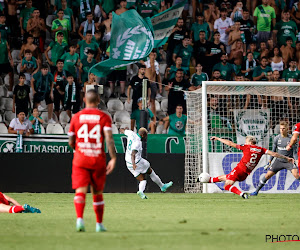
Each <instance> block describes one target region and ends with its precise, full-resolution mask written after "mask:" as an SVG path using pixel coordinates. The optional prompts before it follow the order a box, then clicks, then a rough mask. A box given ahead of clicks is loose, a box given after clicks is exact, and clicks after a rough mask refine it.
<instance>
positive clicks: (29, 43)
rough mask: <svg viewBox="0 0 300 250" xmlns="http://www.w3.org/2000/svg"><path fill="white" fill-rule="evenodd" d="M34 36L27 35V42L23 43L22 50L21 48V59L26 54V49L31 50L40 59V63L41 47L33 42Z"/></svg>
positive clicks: (39, 60) (39, 61)
mask: <svg viewBox="0 0 300 250" xmlns="http://www.w3.org/2000/svg"><path fill="white" fill-rule="evenodd" d="M33 41H34V40H33V36H32V35H31V34H28V35H27V38H26V43H25V44H23V45H22V47H21V50H20V54H19V59H20V60H22V59H23V57H24V56H25V53H24V52H25V50H28V49H29V50H31V53H32V56H34V57H35V58H36V59H37V60H38V64H40V63H41V55H40V52H39V48H38V46H36V45H35V44H34V43H33Z"/></svg>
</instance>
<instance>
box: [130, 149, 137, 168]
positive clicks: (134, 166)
mask: <svg viewBox="0 0 300 250" xmlns="http://www.w3.org/2000/svg"><path fill="white" fill-rule="evenodd" d="M137 152H138V151H136V150H132V153H131V162H132V167H133V170H135V169H136V165H135V155H136V154H137Z"/></svg>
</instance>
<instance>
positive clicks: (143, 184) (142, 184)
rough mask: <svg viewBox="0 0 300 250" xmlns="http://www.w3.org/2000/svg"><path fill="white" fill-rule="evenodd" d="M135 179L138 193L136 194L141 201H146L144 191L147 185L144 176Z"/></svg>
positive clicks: (140, 175)
mask: <svg viewBox="0 0 300 250" xmlns="http://www.w3.org/2000/svg"><path fill="white" fill-rule="evenodd" d="M135 178H136V179H137V180H138V181H139V191H138V192H137V194H138V195H139V196H140V197H141V198H142V199H148V197H147V196H146V195H145V194H144V191H145V189H146V185H147V180H146V178H145V175H144V174H139V175H138V176H136V177H135Z"/></svg>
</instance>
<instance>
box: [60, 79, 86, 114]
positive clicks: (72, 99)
mask: <svg viewBox="0 0 300 250" xmlns="http://www.w3.org/2000/svg"><path fill="white" fill-rule="evenodd" d="M81 89H82V88H81V86H80V85H79V84H77V83H76V82H74V77H73V75H71V74H69V75H68V76H67V84H66V87H65V100H64V108H65V110H66V112H67V114H68V116H69V117H70V119H71V118H72V114H71V112H72V113H73V114H76V113H77V112H78V111H79V109H80V92H81Z"/></svg>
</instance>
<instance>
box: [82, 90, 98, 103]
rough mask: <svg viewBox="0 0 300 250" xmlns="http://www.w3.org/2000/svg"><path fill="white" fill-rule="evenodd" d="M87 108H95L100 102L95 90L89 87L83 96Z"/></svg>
mask: <svg viewBox="0 0 300 250" xmlns="http://www.w3.org/2000/svg"><path fill="white" fill-rule="evenodd" d="M83 100H84V102H85V105H86V107H87V108H97V107H98V105H99V103H100V97H99V94H98V93H97V91H96V90H94V89H89V90H88V91H87V92H86V93H85V97H84V98H83Z"/></svg>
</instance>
